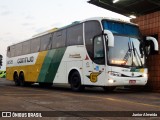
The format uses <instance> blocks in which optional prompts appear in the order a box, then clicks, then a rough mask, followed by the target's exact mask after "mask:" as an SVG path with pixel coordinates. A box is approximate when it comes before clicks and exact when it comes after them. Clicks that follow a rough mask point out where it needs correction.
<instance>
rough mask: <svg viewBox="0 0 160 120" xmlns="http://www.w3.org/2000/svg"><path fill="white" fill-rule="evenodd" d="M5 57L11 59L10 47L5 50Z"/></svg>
mask: <svg viewBox="0 0 160 120" xmlns="http://www.w3.org/2000/svg"><path fill="white" fill-rule="evenodd" d="M7 57H11V49H10V46H9V47H8V48H7Z"/></svg>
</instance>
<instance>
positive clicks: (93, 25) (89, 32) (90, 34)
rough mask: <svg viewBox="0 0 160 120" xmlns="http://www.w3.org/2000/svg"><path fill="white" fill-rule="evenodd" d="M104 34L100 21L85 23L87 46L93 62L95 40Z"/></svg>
mask: <svg viewBox="0 0 160 120" xmlns="http://www.w3.org/2000/svg"><path fill="white" fill-rule="evenodd" d="M101 33H102V29H101V26H100V23H99V22H98V21H90V22H85V44H86V49H87V52H88V54H89V57H90V58H91V60H92V61H93V59H94V51H93V38H94V37H95V36H97V35H99V34H101Z"/></svg>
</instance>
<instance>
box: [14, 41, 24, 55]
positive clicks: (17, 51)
mask: <svg viewBox="0 0 160 120" xmlns="http://www.w3.org/2000/svg"><path fill="white" fill-rule="evenodd" d="M21 54H22V43H19V44H17V45H15V56H20V55H21Z"/></svg>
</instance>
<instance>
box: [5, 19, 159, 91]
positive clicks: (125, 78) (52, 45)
mask: <svg viewBox="0 0 160 120" xmlns="http://www.w3.org/2000/svg"><path fill="white" fill-rule="evenodd" d="M147 40H151V41H152V42H153V43H154V50H158V43H157V41H156V39H154V38H153V37H147ZM145 58H146V57H145V45H144V42H143V39H142V37H141V34H140V31H139V28H138V26H137V25H135V24H133V23H130V22H124V21H119V20H114V19H109V18H100V17H99V18H92V19H87V20H85V21H82V22H74V23H73V24H71V25H68V26H65V27H63V28H60V29H57V30H54V31H52V32H47V33H45V34H42V35H38V36H36V37H33V38H31V39H30V40H26V41H23V42H20V43H17V44H14V45H11V46H8V48H7V68H6V78H7V80H13V81H14V82H15V84H16V85H17V86H25V85H27V84H31V83H39V84H40V85H43V86H49V85H52V84H54V83H59V84H60V83H62V84H70V85H71V89H72V90H73V91H80V90H83V89H84V88H85V87H86V86H100V87H103V88H104V89H105V90H113V89H114V88H116V87H117V86H134V85H136V86H137V85H139V86H144V85H145V84H146V83H147V79H148V76H147V68H146V66H145Z"/></svg>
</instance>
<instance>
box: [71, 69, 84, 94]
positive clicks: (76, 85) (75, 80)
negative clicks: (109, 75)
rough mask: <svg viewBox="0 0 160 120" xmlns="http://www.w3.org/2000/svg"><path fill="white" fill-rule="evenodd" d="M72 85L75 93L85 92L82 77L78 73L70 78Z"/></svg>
mask: <svg viewBox="0 0 160 120" xmlns="http://www.w3.org/2000/svg"><path fill="white" fill-rule="evenodd" d="M70 81H71V82H70V85H71V89H72V90H73V91H75V92H79V91H83V90H84V88H85V87H84V86H82V84H81V77H80V75H79V73H78V72H77V71H76V72H74V73H72V75H71V77H70Z"/></svg>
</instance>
